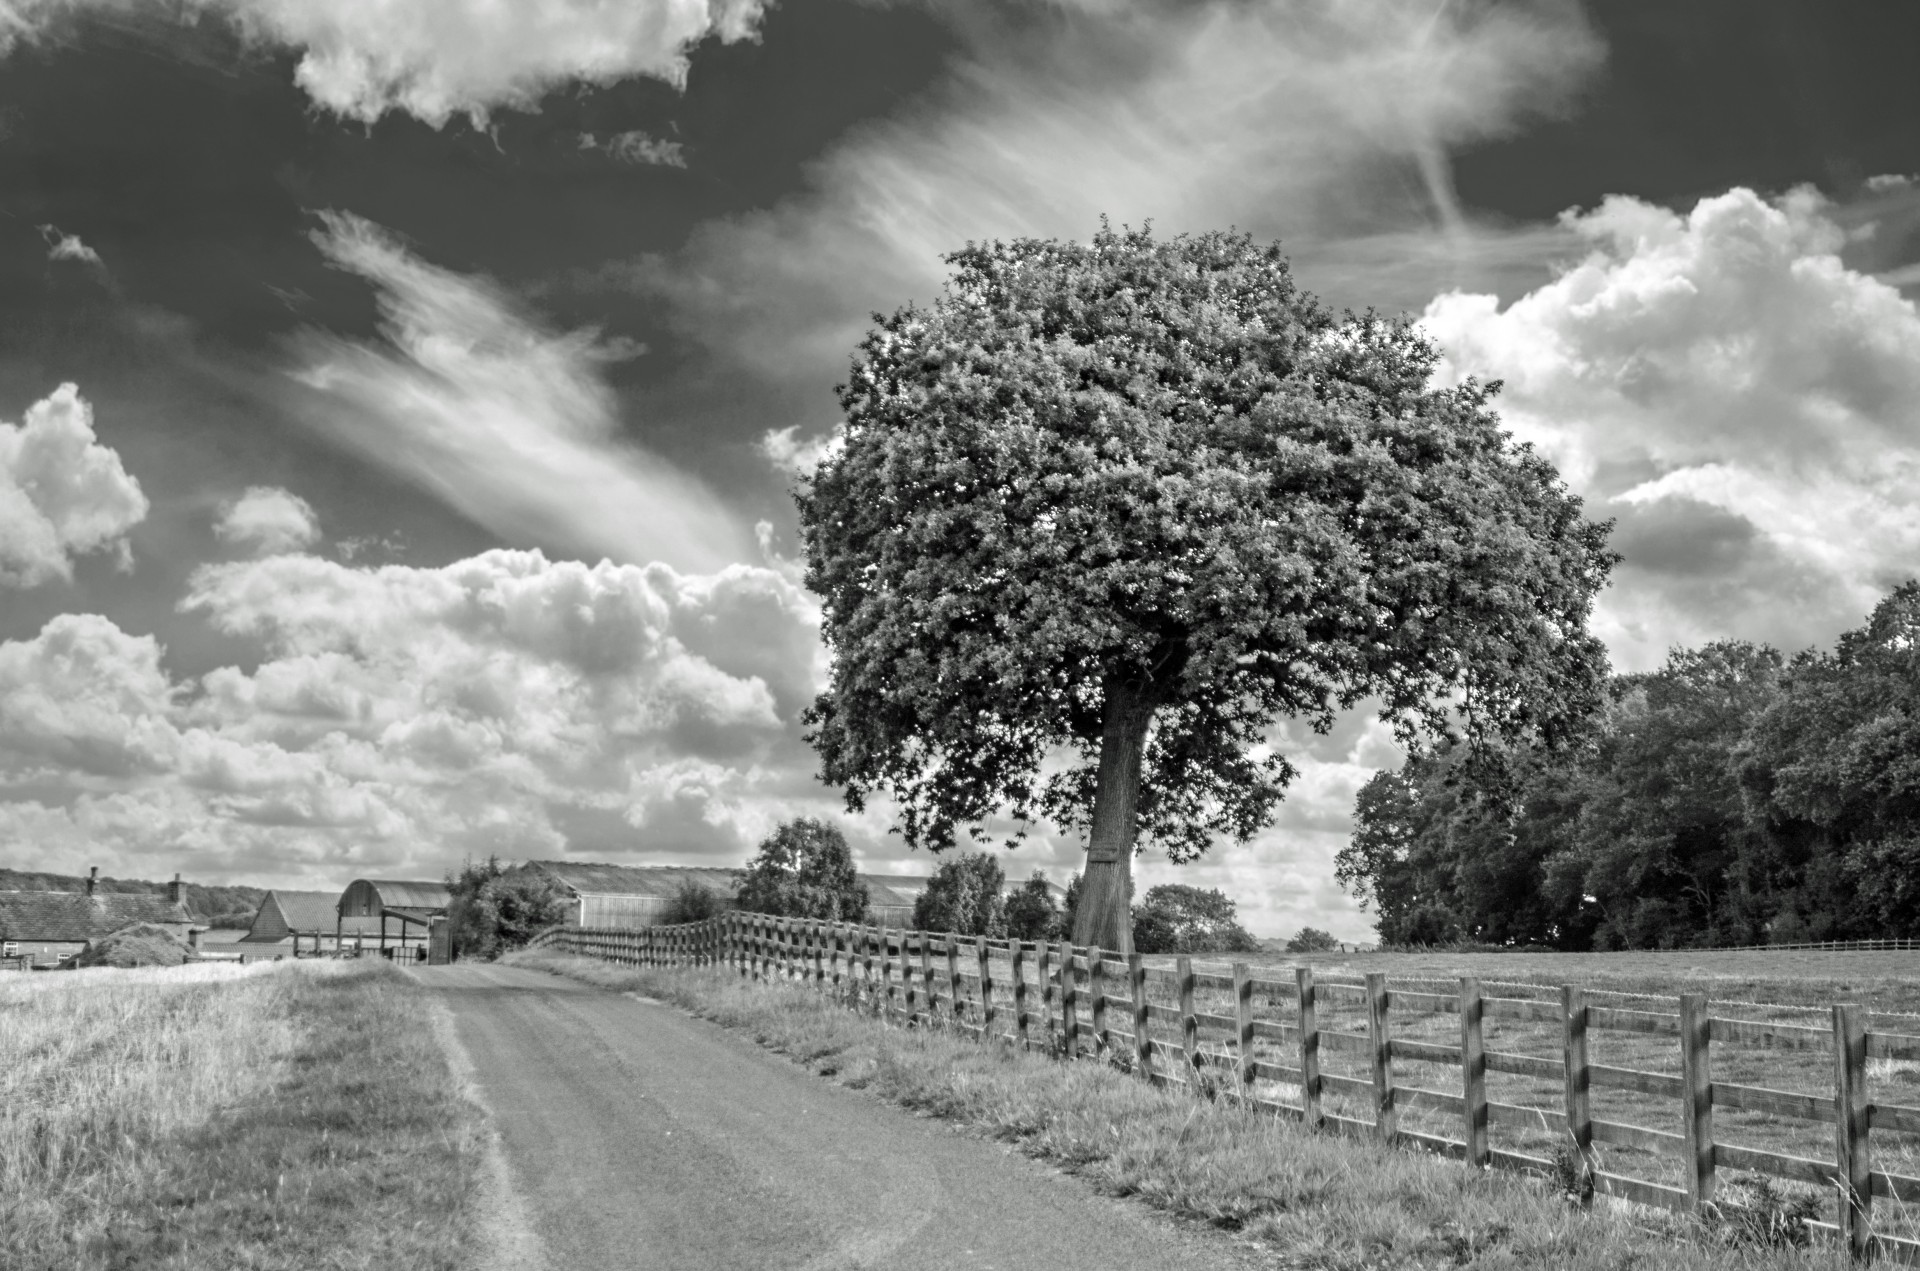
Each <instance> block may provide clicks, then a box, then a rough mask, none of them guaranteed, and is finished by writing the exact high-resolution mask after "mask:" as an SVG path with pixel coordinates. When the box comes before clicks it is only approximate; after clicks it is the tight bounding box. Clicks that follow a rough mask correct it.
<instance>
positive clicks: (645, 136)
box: [580, 129, 687, 168]
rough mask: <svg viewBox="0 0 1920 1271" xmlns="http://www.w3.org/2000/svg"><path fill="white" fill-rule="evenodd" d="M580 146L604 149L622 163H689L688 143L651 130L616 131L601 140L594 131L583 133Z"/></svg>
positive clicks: (679, 165)
mask: <svg viewBox="0 0 1920 1271" xmlns="http://www.w3.org/2000/svg"><path fill="white" fill-rule="evenodd" d="M580 149H582V150H599V151H603V152H604V153H606V154H607V155H608V157H610V158H613V159H618V160H619V161H620V162H622V163H631V164H635V165H638V166H643V167H645V166H652V167H663V168H684V167H686V166H687V153H686V147H684V146H682V145H681V144H680V143H679V142H677V141H668V140H666V139H664V138H660V137H655V136H653V135H651V134H649V133H645V132H641V131H639V130H637V129H636V130H634V131H631V132H616V133H614V134H613V136H611V137H608V138H607V139H606V140H605V141H600V140H598V139H596V138H595V137H594V135H593V134H592V133H590V132H583V133H581V134H580Z"/></svg>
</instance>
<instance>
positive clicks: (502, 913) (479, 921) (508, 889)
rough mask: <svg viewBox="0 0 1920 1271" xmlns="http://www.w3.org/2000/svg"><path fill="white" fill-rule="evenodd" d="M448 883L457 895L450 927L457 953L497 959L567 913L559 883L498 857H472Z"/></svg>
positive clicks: (450, 909) (449, 915) (449, 913)
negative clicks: (472, 859) (473, 859)
mask: <svg viewBox="0 0 1920 1271" xmlns="http://www.w3.org/2000/svg"><path fill="white" fill-rule="evenodd" d="M446 882H447V890H448V891H449V892H451V893H452V897H453V898H452V901H451V903H450V904H449V906H448V909H447V929H448V933H449V935H450V936H451V938H452V942H453V952H454V956H455V957H461V958H486V959H489V960H491V959H493V958H497V957H499V956H500V955H501V954H503V953H506V952H508V951H509V950H512V949H518V948H521V947H523V946H524V945H525V944H526V943H527V941H529V940H531V939H533V937H534V936H535V935H537V934H539V933H540V932H541V931H544V930H545V929H546V928H548V927H551V926H553V925H555V924H556V923H559V922H563V921H565V919H566V916H567V897H566V893H565V892H564V891H562V890H561V888H560V885H559V884H558V883H556V882H554V881H553V880H552V879H551V878H549V877H547V876H546V875H545V874H542V873H539V872H538V871H536V870H530V869H528V868H526V867H525V866H506V865H502V864H501V863H500V858H499V857H498V856H489V857H488V858H487V859H486V860H485V861H482V862H474V861H471V860H469V861H468V862H467V863H466V864H465V865H463V866H461V867H460V869H459V870H458V871H457V872H455V873H450V874H448V875H447V879H446Z"/></svg>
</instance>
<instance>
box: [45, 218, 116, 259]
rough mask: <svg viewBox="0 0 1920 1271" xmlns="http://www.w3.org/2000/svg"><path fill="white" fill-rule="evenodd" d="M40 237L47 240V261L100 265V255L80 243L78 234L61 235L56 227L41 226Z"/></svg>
mask: <svg viewBox="0 0 1920 1271" xmlns="http://www.w3.org/2000/svg"><path fill="white" fill-rule="evenodd" d="M40 236H41V237H42V238H44V239H46V240H47V259H48V260H74V261H79V262H80V263H81V264H83V265H101V266H102V267H103V268H104V267H105V266H104V264H103V262H102V261H101V259H100V253H99V252H97V251H95V250H93V248H91V247H89V246H87V245H86V244H85V243H83V242H81V241H80V236H79V235H78V234H63V233H61V232H60V227H59V226H57V225H42V226H41V227H40Z"/></svg>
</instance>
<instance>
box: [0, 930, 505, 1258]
mask: <svg viewBox="0 0 1920 1271" xmlns="http://www.w3.org/2000/svg"><path fill="white" fill-rule="evenodd" d="M0 1058H3V1059H4V1062H0V1271H93V1269H95V1268H98V1269H101V1271H106V1269H109V1268H111V1269H112V1271H149V1269H151V1271H162V1269H167V1271H171V1269H174V1268H179V1269H181V1271H185V1269H186V1268H194V1269H195V1271H200V1269H203V1268H223V1269H225V1268H247V1269H249V1271H252V1269H258V1271H277V1269H280V1268H285V1269H286V1271H296V1269H298V1271H325V1269H330V1268H343V1269H344V1268H366V1267H395V1268H401V1267H404V1268H407V1269H408V1271H414V1269H416V1268H417V1269H421V1271H431V1269H439V1268H454V1267H457V1266H460V1265H462V1264H463V1262H464V1261H465V1260H466V1258H467V1257H468V1253H469V1239H470V1237H469V1225H470V1224H469V1218H470V1210H471V1207H472V1197H473V1195H474V1190H475V1185H476V1177H477V1171H478V1166H479V1162H480V1159H481V1147H482V1144H481V1140H480V1138H479V1135H480V1133H481V1124H480V1115H479V1112H478V1110H477V1109H476V1108H475V1107H474V1106H473V1105H472V1104H470V1103H469V1102H468V1101H466V1099H464V1098H463V1097H462V1095H461V1092H460V1090H459V1088H458V1086H457V1085H456V1082H455V1080H454V1078H453V1077H452V1075H451V1074H450V1073H449V1071H448V1066H447V1061H446V1057H445V1055H444V1053H443V1052H442V1050H441V1047H440V1044H439V1042H438V1041H437V1040H436V1038H435V1035H434V1031H433V1023H432V1020H431V1017H430V1013H429V1012H428V1011H427V1009H426V1007H425V998H424V997H423V995H422V994H421V992H420V990H419V989H418V988H417V986H416V985H415V984H414V983H413V982H412V981H411V980H409V979H408V978H407V977H406V976H405V975H404V974H403V973H401V972H398V971H396V970H394V969H393V968H392V967H390V966H387V965H386V964H384V963H376V962H371V961H369V962H358V963H338V962H329V963H317V962H309V963H300V964H294V963H290V962H289V963H277V964H266V965H257V966H247V967H241V966H238V965H234V964H223V963H215V964H202V965H188V966H184V967H175V968H167V969H152V970H129V971H113V970H87V971H72V972H59V973H53V974H35V975H27V974H15V975H11V976H7V977H4V978H0Z"/></svg>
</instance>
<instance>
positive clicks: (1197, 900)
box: [1133, 883, 1260, 953]
mask: <svg viewBox="0 0 1920 1271" xmlns="http://www.w3.org/2000/svg"><path fill="white" fill-rule="evenodd" d="M1234 909H1235V906H1234V903H1233V901H1231V900H1229V899H1227V897H1226V895H1225V894H1224V893H1222V892H1220V891H1219V890H1217V889H1214V888H1207V889H1205V890H1202V889H1201V888H1198V887H1189V886H1187V885H1185V884H1184V883H1162V884H1161V885H1160V886H1158V887H1154V888H1150V889H1149V890H1148V892H1147V894H1146V898H1145V899H1144V900H1142V901H1141V902H1140V903H1139V904H1138V905H1135V906H1134V908H1133V947H1134V948H1135V949H1136V950H1138V951H1139V952H1141V953H1255V952H1258V951H1259V949H1260V942H1259V941H1258V940H1255V939H1254V938H1253V937H1252V936H1251V935H1250V934H1248V932H1247V929H1246V928H1245V927H1242V926H1241V925H1240V923H1239V921H1238V920H1237V919H1236V918H1235V917H1234Z"/></svg>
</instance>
